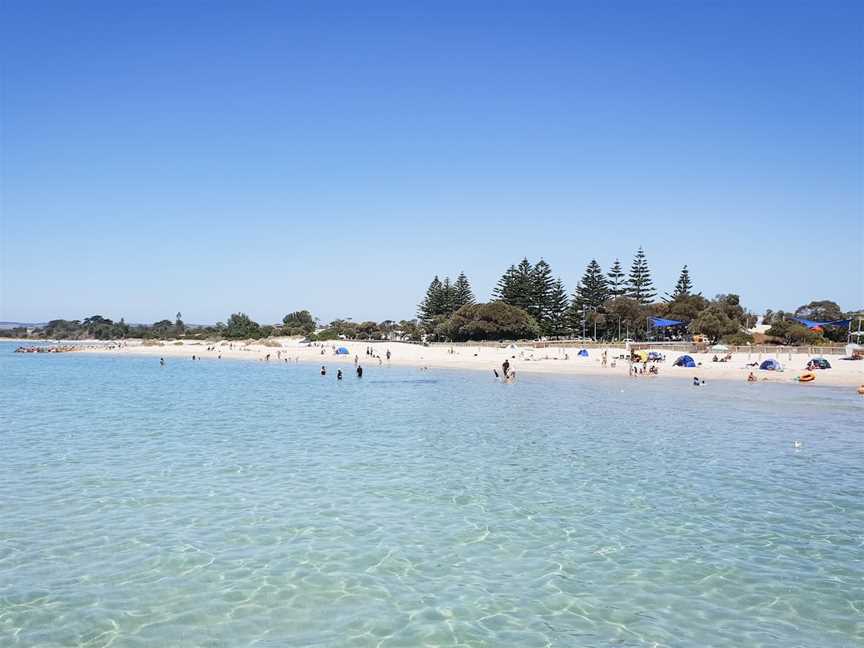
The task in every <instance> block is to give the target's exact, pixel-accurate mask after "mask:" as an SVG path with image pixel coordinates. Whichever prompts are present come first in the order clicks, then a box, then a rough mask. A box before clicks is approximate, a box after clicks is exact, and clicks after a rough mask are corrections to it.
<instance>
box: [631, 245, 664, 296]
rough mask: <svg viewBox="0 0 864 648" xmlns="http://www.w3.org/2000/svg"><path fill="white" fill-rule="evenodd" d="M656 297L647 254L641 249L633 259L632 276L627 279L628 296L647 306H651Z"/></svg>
mask: <svg viewBox="0 0 864 648" xmlns="http://www.w3.org/2000/svg"><path fill="white" fill-rule="evenodd" d="M656 295H657V292H656V291H655V290H654V285H653V284H652V282H651V271H650V270H649V269H648V261H646V260H645V252H644V251H643V250H642V248H641V247H640V248H639V250H638V251H637V252H636V256H635V257H634V258H633V265H632V266H630V276H629V277H627V296H628V297H630V298H631V299H635V300H636V301H637V302H639V304H641V305H642V306H645V305H647V304H650V303H651V301H652V300H653V299H654V297H655V296H656Z"/></svg>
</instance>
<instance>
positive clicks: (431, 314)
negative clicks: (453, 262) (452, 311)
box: [417, 275, 445, 322]
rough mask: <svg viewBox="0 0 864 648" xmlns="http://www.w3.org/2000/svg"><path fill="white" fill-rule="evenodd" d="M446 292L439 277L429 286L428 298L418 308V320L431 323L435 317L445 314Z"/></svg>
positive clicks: (427, 290)
mask: <svg viewBox="0 0 864 648" xmlns="http://www.w3.org/2000/svg"><path fill="white" fill-rule="evenodd" d="M444 301H445V297H444V292H443V285H442V284H441V280H440V279H438V275H435V278H434V279H433V280H432V282H431V283H430V284H429V287H428V288H427V289H426V296H425V297H424V298H423V301H422V302H420V305H419V306H418V307H417V319H419V320H421V321H423V322H431V321H432V320H433V319H434V318H435V316H437V315H441V314H442V313H443V312H444Z"/></svg>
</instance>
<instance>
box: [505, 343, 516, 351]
mask: <svg viewBox="0 0 864 648" xmlns="http://www.w3.org/2000/svg"><path fill="white" fill-rule="evenodd" d="M507 350H508V351H518V350H519V347H518V346H516V345H515V344H513V343H512V342H511V343H510V344H508V345H507Z"/></svg>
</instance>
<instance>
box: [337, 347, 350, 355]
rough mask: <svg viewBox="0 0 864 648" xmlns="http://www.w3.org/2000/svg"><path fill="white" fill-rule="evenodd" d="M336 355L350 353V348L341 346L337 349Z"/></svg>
mask: <svg viewBox="0 0 864 648" xmlns="http://www.w3.org/2000/svg"><path fill="white" fill-rule="evenodd" d="M336 355H348V349H346V348H345V347H339V348H338V349H336Z"/></svg>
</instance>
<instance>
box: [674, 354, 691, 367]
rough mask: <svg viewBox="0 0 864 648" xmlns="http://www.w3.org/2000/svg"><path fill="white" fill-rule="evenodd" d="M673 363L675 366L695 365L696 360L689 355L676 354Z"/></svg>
mask: <svg viewBox="0 0 864 648" xmlns="http://www.w3.org/2000/svg"><path fill="white" fill-rule="evenodd" d="M674 365H675V366H676V367H695V366H696V361H695V360H693V358H691V357H690V356H689V355H682V356H678V359H677V360H675V363H674Z"/></svg>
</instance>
